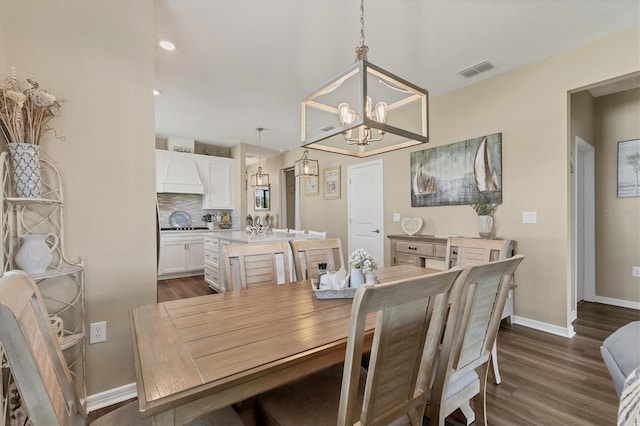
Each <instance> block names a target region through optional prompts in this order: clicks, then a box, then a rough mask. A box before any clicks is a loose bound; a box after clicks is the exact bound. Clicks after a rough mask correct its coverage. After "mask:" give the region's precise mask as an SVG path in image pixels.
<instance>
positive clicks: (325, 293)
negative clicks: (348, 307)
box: [311, 280, 357, 299]
mask: <svg viewBox="0 0 640 426" xmlns="http://www.w3.org/2000/svg"><path fill="white" fill-rule="evenodd" d="M314 281H315V280H314ZM314 281H312V282H311V288H312V289H313V293H314V294H315V295H316V297H317V298H318V299H353V297H354V296H355V295H356V290H357V288H351V287H347V288H343V289H341V290H335V289H333V288H323V289H319V288H318V286H319V284H320V283H319V282H314Z"/></svg>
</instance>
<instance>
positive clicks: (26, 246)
mask: <svg viewBox="0 0 640 426" xmlns="http://www.w3.org/2000/svg"><path fill="white" fill-rule="evenodd" d="M20 238H22V241H23V243H22V246H21V247H20V249H19V250H18V253H16V258H15V261H16V265H18V268H20V269H22V270H23V271H25V272H26V273H28V274H41V273H43V272H44V271H46V270H47V267H48V266H49V264H50V263H51V261H52V260H53V251H54V250H55V249H56V248H57V247H58V236H57V235H56V234H43V235H37V234H34V235H31V234H27V235H20ZM47 240H51V245H49V244H47Z"/></svg>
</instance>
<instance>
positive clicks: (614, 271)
mask: <svg viewBox="0 0 640 426" xmlns="http://www.w3.org/2000/svg"><path fill="white" fill-rule="evenodd" d="M594 117H595V120H594V121H595V123H596V134H597V143H596V154H595V163H596V164H595V166H596V295H597V296H601V297H607V298H612V299H619V300H625V301H632V302H640V279H639V278H635V277H633V276H632V275H631V270H632V267H633V266H640V198H617V191H616V185H617V170H618V169H617V167H618V166H617V163H618V142H619V141H625V140H630V139H639V138H640V89H634V90H627V91H625V92H621V93H616V94H613V95H609V96H603V97H600V98H596V101H595V115H594Z"/></svg>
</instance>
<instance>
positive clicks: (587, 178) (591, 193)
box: [569, 136, 596, 321]
mask: <svg viewBox="0 0 640 426" xmlns="http://www.w3.org/2000/svg"><path fill="white" fill-rule="evenodd" d="M573 148H574V149H573V153H574V170H573V247H574V253H575V255H574V262H573V300H572V301H571V318H570V319H569V320H570V321H573V320H575V319H576V318H577V316H578V300H577V296H578V268H580V267H582V270H583V274H584V275H583V278H584V300H586V301H588V302H595V301H596V264H595V262H596V253H595V148H594V147H593V146H592V145H591V144H589V143H588V142H586V141H585V140H584V139H582V138H580V137H579V136H576V137H575V141H574V146H573ZM579 169H582V170H584V175H583V176H582V179H580V174H579V173H578V170H579ZM580 188H581V189H582V190H581V191H579V189H580ZM580 194H583V199H582V200H579V198H578V197H579V196H580ZM580 201H581V202H580ZM579 205H584V206H585V208H584V209H583V211H582V212H580V211H578V206H579ZM581 213H582V214H583V229H578V215H579V214H581ZM580 237H582V241H583V247H584V250H583V256H582V258H579V256H578V244H579V241H580Z"/></svg>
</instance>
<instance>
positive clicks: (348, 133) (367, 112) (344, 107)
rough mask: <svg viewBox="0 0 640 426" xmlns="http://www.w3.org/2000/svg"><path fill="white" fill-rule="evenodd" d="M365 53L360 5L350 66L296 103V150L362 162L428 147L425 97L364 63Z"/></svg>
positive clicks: (414, 86)
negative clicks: (301, 148) (298, 134)
mask: <svg viewBox="0 0 640 426" xmlns="http://www.w3.org/2000/svg"><path fill="white" fill-rule="evenodd" d="M368 50H369V47H368V46H367V45H365V44H364V0H361V1H360V43H359V44H358V46H357V47H356V61H355V63H354V64H353V65H352V66H351V67H349V68H348V69H347V70H345V71H344V72H342V73H341V74H339V75H337V76H336V77H334V78H332V79H331V80H329V82H327V83H326V84H324V85H322V86H321V87H319V88H317V89H316V90H314V91H313V92H311V94H309V95H307V96H304V97H302V98H301V104H300V109H301V116H300V124H301V129H302V133H301V142H302V146H304V147H308V148H313V149H319V150H323V151H328V152H334V153H338V154H345V155H351V156H354V157H368V156H370V155H375V154H380V153H383V152H388V151H393V150H396V149H400V148H405V147H409V146H414V145H418V144H421V143H426V142H428V141H429V123H428V103H429V93H428V92H427V91H426V90H425V89H423V88H421V87H418V86H416V85H414V84H413V83H410V82H408V81H406V80H403V79H401V78H400V77H397V76H396V75H394V74H392V73H390V72H388V71H385V70H384V69H382V68H380V67H378V66H376V65H374V64H372V63H370V62H369V61H368V60H367V52H368Z"/></svg>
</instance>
